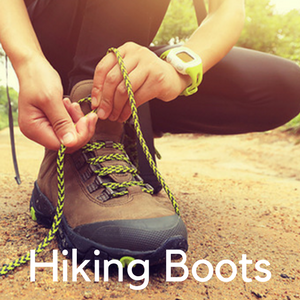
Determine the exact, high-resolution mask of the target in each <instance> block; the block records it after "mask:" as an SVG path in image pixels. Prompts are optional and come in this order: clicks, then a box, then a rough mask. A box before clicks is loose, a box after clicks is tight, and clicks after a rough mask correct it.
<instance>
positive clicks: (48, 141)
mask: <svg viewBox="0 0 300 300" xmlns="http://www.w3.org/2000/svg"><path fill="white" fill-rule="evenodd" d="M23 111H25V110H23V109H20V110H19V112H20V113H19V127H20V129H21V131H22V133H23V134H24V135H25V136H26V137H28V138H29V139H31V140H33V141H35V142H37V143H38V144H41V145H43V146H45V147H46V148H47V149H50V150H58V149H59V147H60V144H61V142H60V141H59V139H58V138H57V136H56V134H55V132H54V131H53V128H52V126H51V124H50V123H49V120H48V119H47V118H46V116H45V115H44V114H43V113H42V112H41V111H40V110H39V109H37V108H36V107H28V109H27V111H26V114H24V113H23ZM28 115H29V116H34V118H32V119H30V118H28Z"/></svg>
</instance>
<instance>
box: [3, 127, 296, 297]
mask: <svg viewBox="0 0 300 300" xmlns="http://www.w3.org/2000/svg"><path fill="white" fill-rule="evenodd" d="M15 130H16V143H17V157H18V162H19V167H20V173H21V179H22V184H21V185H19V186H18V185H17V184H16V182H15V180H14V170H13V164H12V159H11V152H10V141H9V134H8V130H7V129H5V130H3V131H1V132H0V149H1V156H0V166H1V167H0V185H1V186H0V191H1V193H0V209H1V211H2V212H1V215H0V253H1V254H0V263H1V265H2V264H4V263H9V262H10V261H11V260H13V259H15V258H17V257H18V256H20V255H22V254H24V253H26V252H27V251H28V250H30V249H34V248H35V247H36V245H37V243H38V242H39V241H41V240H42V239H43V237H44V236H45V235H46V234H47V229H44V228H42V227H41V226H39V225H37V224H36V223H35V222H33V221H32V220H31V218H30V214H29V209H28V206H29V200H30V195H31V191H32V188H33V183H34V180H35V178H36V176H37V172H38V169H39V164H40V162H41V159H42V157H43V149H42V148H41V147H40V146H38V145H37V144H35V143H33V142H31V141H29V140H28V139H26V138H25V137H24V136H23V135H22V134H21V133H20V132H19V130H18V128H15ZM298 143H299V142H298V138H297V137H296V136H293V135H290V134H288V133H286V132H282V131H281V130H275V131H270V132H267V133H251V134H245V135H235V136H205V135H167V136H164V137H163V138H160V139H157V140H156V147H157V148H158V150H159V152H160V153H161V155H162V157H163V158H162V160H161V161H159V162H158V165H159V169H160V171H161V173H162V174H163V176H164V178H165V180H166V181H167V183H168V185H169V186H170V188H171V189H172V191H173V192H174V194H175V195H176V197H177V199H178V202H179V205H180V208H181V215H182V218H183V220H184V221H185V223H186V225H187V229H188V233H189V251H188V252H187V262H186V266H187V267H188V270H189V276H188V278H187V279H186V280H184V281H182V282H180V281H177V282H175V281H173V282H167V281H166V266H165V265H162V266H159V267H154V268H151V270H150V275H149V277H150V278H149V283H148V285H147V287H146V288H145V289H142V290H139V291H135V290H132V289H131V288H130V284H132V285H137V286H138V285H140V284H142V282H141V281H134V280H132V279H131V278H130V276H129V275H128V274H124V279H123V281H122V282H119V281H118V276H117V273H114V274H111V276H110V278H109V280H108V282H104V280H103V275H102V274H100V279H99V282H94V280H93V278H94V274H93V272H92V271H91V270H86V274H87V276H88V277H89V278H91V282H87V281H86V280H85V279H84V278H83V277H82V276H81V275H80V274H79V275H78V280H77V282H73V281H72V280H70V279H71V276H69V280H68V281H66V282H64V281H63V278H62V271H63V268H62V263H61V262H62V261H63V260H64V259H65V258H64V256H62V254H60V253H59V255H58V261H59V262H60V264H59V268H58V269H59V270H58V282H53V277H52V274H53V273H52V269H51V268H42V267H39V268H38V269H37V270H36V280H35V282H31V281H30V266H29V264H27V265H25V266H22V267H19V268H18V269H17V270H15V271H13V272H11V273H9V274H8V275H7V276H3V277H2V278H0V297H1V299H58V300H59V299H80V300H83V299H97V300H98V299H99V300H100V299H162V298H164V299H172V300H175V299H177V300H185V299H203V300H204V299H260V298H261V299H286V300H289V299H300V261H299V260H300V257H299V255H300V201H299V199H300V195H299V192H300V172H299V170H300V159H299V158H300V146H299V145H298ZM56 248H57V245H56V242H52V243H51V244H50V246H49V247H48V248H47V249H46V250H45V251H44V252H43V253H42V254H41V255H40V257H39V258H37V261H46V262H51V261H52V255H53V251H52V250H53V249H56ZM243 254H244V255H246V256H247V259H248V260H251V261H252V263H250V262H248V264H247V265H243V266H242V264H240V263H239V261H240V260H242V255H243ZM199 260H206V261H207V262H209V263H211V265H212V266H213V268H214V269H215V268H216V266H217V265H218V263H219V262H221V261H222V260H230V261H232V262H233V263H234V264H235V265H236V267H237V274H236V276H235V278H234V279H233V280H232V281H230V282H223V281H222V280H220V279H219V278H218V277H217V275H216V274H215V273H214V275H213V276H212V278H211V279H210V280H207V281H206V282H199V281H197V280H196V279H195V278H194V276H193V274H192V267H193V265H194V264H195V263H196V262H197V261H199ZM261 260H267V261H268V262H269V263H270V265H269V266H267V264H266V262H263V263H262V264H261V268H263V269H264V270H265V271H264V270H260V269H259V266H258V265H256V263H257V262H258V261H261ZM68 265H69V267H68V270H69V273H68V274H69V275H70V274H71V273H70V272H71V271H70V270H71V267H70V266H71V262H70V261H69V262H68ZM255 265H256V266H255ZM219 266H220V264H219ZM233 268H234V266H233ZM243 269H244V272H246V274H244V275H243V272H242V270H243ZM232 270H233V269H232V267H231V266H230V265H229V264H224V265H223V267H222V268H221V269H220V276H222V277H221V279H222V278H224V280H226V278H228V277H230V276H231V274H232V272H233V271H232ZM196 272H197V275H198V277H201V278H205V277H206V276H207V275H208V268H207V267H206V266H205V265H204V264H201V265H199V267H198V268H197V269H196ZM141 274H142V273H141ZM171 274H172V277H173V278H175V277H176V278H180V277H181V276H183V275H184V272H183V269H182V268H172V273H171ZM268 274H271V279H270V280H268V281H266V282H260V281H259V280H257V279H260V278H261V279H263V278H267V277H266V276H267V275H268ZM220 276H219V277H220ZM198 279H199V278H198ZM250 280H252V281H251V282H245V281H250Z"/></svg>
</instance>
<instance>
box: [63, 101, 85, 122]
mask: <svg viewBox="0 0 300 300" xmlns="http://www.w3.org/2000/svg"><path fill="white" fill-rule="evenodd" d="M63 103H64V105H65V108H66V110H67V112H68V113H69V115H70V116H71V118H72V120H73V122H74V123H77V122H78V121H79V119H80V118H82V117H83V116H84V114H83V112H82V110H81V108H80V105H79V104H78V103H77V102H73V103H71V101H70V99H68V98H65V99H64V100H63Z"/></svg>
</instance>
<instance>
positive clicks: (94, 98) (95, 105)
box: [92, 97, 98, 108]
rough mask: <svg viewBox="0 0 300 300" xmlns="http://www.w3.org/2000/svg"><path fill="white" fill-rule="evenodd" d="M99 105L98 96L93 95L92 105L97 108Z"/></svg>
mask: <svg viewBox="0 0 300 300" xmlns="http://www.w3.org/2000/svg"><path fill="white" fill-rule="evenodd" d="M97 106H98V101H97V98H96V97H93V98H92V107H93V108H95V107H97Z"/></svg>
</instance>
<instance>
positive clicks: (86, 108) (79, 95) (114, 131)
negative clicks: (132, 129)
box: [70, 80, 132, 183]
mask: <svg viewBox="0 0 300 300" xmlns="http://www.w3.org/2000/svg"><path fill="white" fill-rule="evenodd" d="M92 87H93V80H84V81H80V82H79V83H77V84H76V85H75V86H74V87H73V89H72V91H71V95H70V100H71V101H72V102H78V101H79V100H81V99H84V98H86V97H88V96H90V94H91V90H92ZM80 106H81V109H82V111H83V113H84V114H85V115H86V114H88V113H89V112H90V111H91V105H90V103H89V102H87V101H84V102H81V103H80ZM122 134H123V124H122V123H119V122H112V121H110V120H100V119H99V120H98V121H97V124H96V130H95V134H94V136H93V137H92V138H91V140H90V141H91V142H92V143H93V142H99V141H105V142H106V146H105V148H102V149H100V150H95V151H94V152H95V155H96V156H100V155H109V154H112V153H122V152H121V151H120V150H117V149H114V148H113V147H112V142H116V143H119V142H120V141H121V137H122ZM111 165H122V166H125V167H126V166H129V165H128V164H127V163H126V162H124V161H108V162H104V163H102V166H104V167H110V166H111ZM109 176H110V177H111V178H112V179H113V180H114V181H116V182H119V183H122V182H124V181H131V180H132V175H131V173H126V174H111V175H109Z"/></svg>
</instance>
